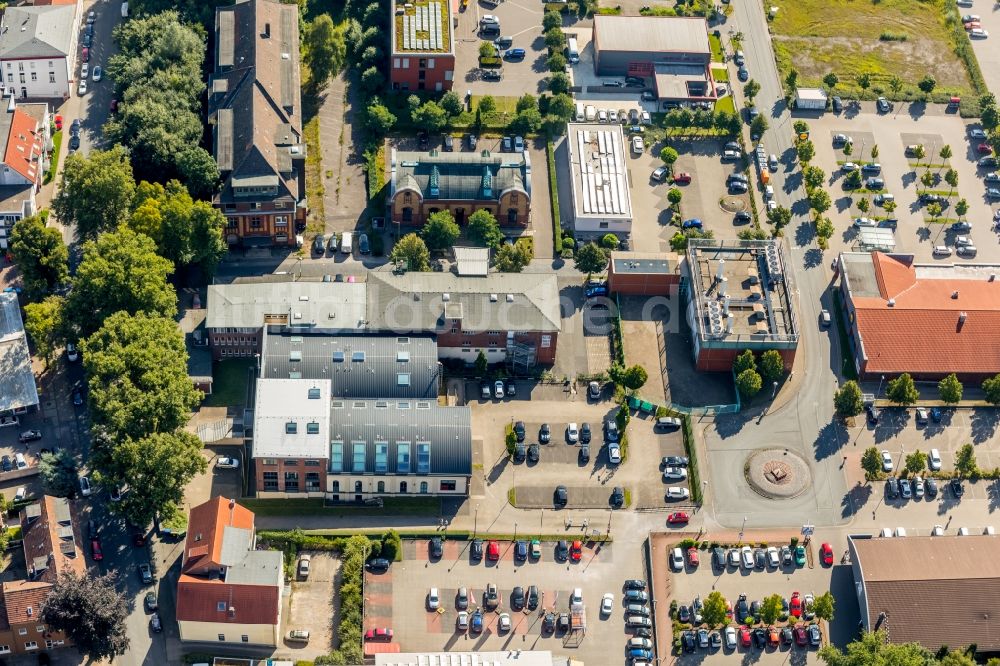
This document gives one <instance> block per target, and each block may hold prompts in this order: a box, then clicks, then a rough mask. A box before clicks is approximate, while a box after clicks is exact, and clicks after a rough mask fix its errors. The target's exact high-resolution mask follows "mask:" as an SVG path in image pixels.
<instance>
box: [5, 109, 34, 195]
mask: <svg viewBox="0 0 1000 666" xmlns="http://www.w3.org/2000/svg"><path fill="white" fill-rule="evenodd" d="M37 128H38V123H37V122H36V121H35V119H34V118H32V117H31V116H29V115H28V114H27V113H25V112H24V111H21V110H19V109H16V108H15V109H14V113H13V114H12V116H11V120H10V134H8V135H7V137H6V138H7V147H6V149H5V150H4V156H3V163H4V164H5V165H7V166H8V167H10V168H11V169H13V170H14V171H16V172H18V173H19V174H21V175H22V176H23V177H24V178H26V179H27V180H28V181H29V182H31V183H34V182H37V181H38V177H39V168H38V167H39V162H38V161H35V160H33V159H32V157H33V156H35V157H37V156H39V155H41V151H42V144H41V136H40V135H37V134H36V133H35V130H36V129H37Z"/></svg>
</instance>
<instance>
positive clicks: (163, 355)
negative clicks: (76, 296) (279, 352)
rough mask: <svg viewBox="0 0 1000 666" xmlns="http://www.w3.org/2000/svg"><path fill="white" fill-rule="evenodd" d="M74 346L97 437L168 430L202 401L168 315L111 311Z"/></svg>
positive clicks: (180, 335) (181, 337)
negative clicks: (79, 357) (77, 349)
mask: <svg viewBox="0 0 1000 666" xmlns="http://www.w3.org/2000/svg"><path fill="white" fill-rule="evenodd" d="M80 347H81V350H82V351H83V367H84V370H85V371H86V375H87V385H88V387H89V389H90V412H91V420H92V422H93V424H94V426H95V432H98V433H100V436H99V438H100V439H107V440H109V441H114V440H119V439H123V438H132V439H135V440H138V439H141V438H143V437H145V436H147V435H150V434H152V433H157V432H173V431H174V430H176V429H178V428H180V427H181V426H183V425H184V424H185V423H187V421H188V417H189V415H190V412H191V411H192V410H193V409H194V408H195V407H196V406H197V405H198V403H199V401H200V400H201V398H202V394H201V391H198V390H197V389H195V388H194V385H193V384H192V383H191V380H190V378H189V377H188V372H187V359H188V355H187V349H186V348H185V345H184V334H183V333H181V332H180V329H178V328H177V324H176V322H174V320H173V319H171V318H169V317H164V316H155V315H150V314H147V313H144V312H140V313H139V314H136V315H132V314H129V313H128V312H125V311H121V312H116V313H114V314H113V315H111V316H110V317H108V318H107V319H105V320H104V323H103V325H102V326H101V328H100V329H99V330H98V331H96V332H95V333H94V334H93V335H91V336H90V337H88V338H87V339H86V340H84V341H83V342H82V343H81V345H80ZM133 487H141V486H133Z"/></svg>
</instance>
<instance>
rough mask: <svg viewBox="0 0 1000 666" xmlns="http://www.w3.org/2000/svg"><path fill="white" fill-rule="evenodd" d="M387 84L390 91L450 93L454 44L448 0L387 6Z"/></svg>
mask: <svg viewBox="0 0 1000 666" xmlns="http://www.w3.org/2000/svg"><path fill="white" fill-rule="evenodd" d="M391 6H392V16H391V18H390V22H391V26H392V27H391V29H390V42H389V65H390V67H389V82H390V83H391V84H392V89H393V90H398V91H407V90H431V91H434V92H443V91H446V90H451V86H452V82H453V79H454V78H455V43H454V40H453V39H452V32H453V31H454V28H455V24H453V22H452V15H451V2H450V1H449V0H415V1H414V2H405V1H404V0H397V1H396V2H393V3H392V4H391Z"/></svg>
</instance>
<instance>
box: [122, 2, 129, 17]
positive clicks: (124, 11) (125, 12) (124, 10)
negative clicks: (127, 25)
mask: <svg viewBox="0 0 1000 666" xmlns="http://www.w3.org/2000/svg"><path fill="white" fill-rule="evenodd" d="M122 18H128V3H127V2H123V3H122Z"/></svg>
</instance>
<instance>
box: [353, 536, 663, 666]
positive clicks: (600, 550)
mask: <svg viewBox="0 0 1000 666" xmlns="http://www.w3.org/2000/svg"><path fill="white" fill-rule="evenodd" d="M469 545H470V543H469V542H467V541H445V542H444V554H443V557H442V558H441V559H440V560H437V561H431V560H430V558H429V557H428V542H427V541H426V540H420V541H406V542H404V544H403V556H404V557H403V561H401V562H397V563H395V564H393V565H392V567H391V568H390V570H389V572H388V573H385V574H371V573H369V574H366V578H365V598H366V602H367V603H366V612H365V629H366V630H367V629H371V628H375V627H391V628H392V629H393V631H394V633H395V635H394V640H395V641H396V642H398V643H399V644H400V648H401V650H402V651H404V652H427V651H438V650H468V651H472V650H484V651H485V650H505V649H514V648H516V649H525V650H533V649H539V650H544V649H551V650H553V651H556V652H558V653H560V654H566V653H568V654H570V655H572V656H574V657H579V658H580V659H582V660H583V661H584V662H585V663H594V664H613V663H621V661H622V659H623V655H624V650H625V642H626V640H627V639H628V638H629V636H630V634H629V633H627V632H626V629H625V621H624V607H623V595H622V586H623V583H624V581H625V579H627V578H644V576H643V573H642V571H643V568H642V562H641V558H640V556H639V553H638V552H626V551H625V550H624V549H619V548H616V546H615V545H614V544H609V545H604V546H603V547H602V546H600V545H598V544H593V543H588V544H584V547H583V552H582V557H581V560H580V561H579V562H575V563H574V562H556V561H555V559H554V550H555V543H554V542H550V541H544V542H542V544H541V546H542V555H541V558H539V559H538V560H537V561H532V560H530V559H529V560H527V561H526V562H521V563H518V562H515V561H514V554H513V547H512V546H513V544H512V543H510V542H500V543H499V550H500V559H499V560H498V561H496V562H489V561H487V560H486V559H485V558H484V560H483V561H480V562H473V561H471V559H470V555H469ZM414 579H419V581H420V583H419V584H416V585H414V584H412V581H413V580H414ZM396 581H403V584H398V585H397V584H395V582H396ZM489 583H493V584H495V585H496V586H497V591H498V604H497V607H496V608H495V609H489V610H486V609H484V610H486V612H485V616H484V618H483V630H482V632H481V633H475V632H473V631H471V630H468V631H467V630H460V629H458V625H457V619H458V609H457V608H456V595H457V593H458V589H459V588H460V587H465V588H467V590H468V595H469V605H468V609H467V610H468V612H469V613H470V615H471V614H472V613H473V612H474V611H475V610H476V609H477V608H480V607H481V606H483V605H484V591H485V589H486V586H487V585H488V584H489ZM531 585H535V586H536V587H537V590H538V595H539V604H538V608H537V609H536V610H532V611H529V610H527V608H525V610H523V611H513V610H511V606H510V595H511V592H512V590H513V588H514V587H515V586H520V587H522V588H524V590H527V589H528V587H529V586H531ZM430 588H437V590H438V593H439V597H440V605H441V608H440V610H438V611H437V612H433V611H430V610H428V603H427V595H428V592H429V590H430ZM575 588H580V589H581V590H582V592H583V604H584V609H585V610H584V614H583V616H584V618H585V628H584V629H582V630H580V631H560V630H556V631H555V632H553V633H550V632H546V631H543V620H544V615H545V614H546V613H548V612H554V613H556V614H559V613H568V612H569V597H570V595H571V593H572V591H573V590H574V589H575ZM609 592H610V593H612V594H613V595H614V606H613V609H614V610H613V611H612V612H611V613H610V614H608V615H602V614H601V613H600V604H601V599H602V597H603V595H604V594H606V593H609ZM501 613H508V614H509V616H510V619H511V630H510V631H509V632H501V631H500V630H499V628H498V622H499V617H500V614H501Z"/></svg>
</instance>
